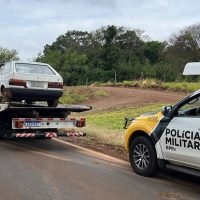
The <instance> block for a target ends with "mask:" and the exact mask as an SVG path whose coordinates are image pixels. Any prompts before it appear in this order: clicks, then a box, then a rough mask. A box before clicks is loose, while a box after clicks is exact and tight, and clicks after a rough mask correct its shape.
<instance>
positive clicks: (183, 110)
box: [125, 62, 200, 176]
mask: <svg viewBox="0 0 200 200" xmlns="http://www.w3.org/2000/svg"><path fill="white" fill-rule="evenodd" d="M183 74H184V75H200V62H198V63H188V64H187V65H186V66H185V69H184V73H183ZM125 128H127V130H126V132H125V149H126V150H127V151H128V152H129V158H130V163H131V166H132V168H133V169H134V171H135V172H136V173H137V174H140V175H142V176H153V175H155V174H156V173H157V172H158V169H159V168H168V169H173V170H177V171H181V172H185V173H188V174H193V175H198V176H200V171H199V170H200V90H197V91H195V92H193V93H192V94H190V95H188V96H187V97H185V98H184V99H182V100H181V101H179V102H178V103H176V104H175V105H174V106H165V107H163V108H162V110H161V112H159V113H155V114H154V113H148V114H143V115H140V116H139V117H137V118H135V119H131V120H129V119H126V120H125Z"/></svg>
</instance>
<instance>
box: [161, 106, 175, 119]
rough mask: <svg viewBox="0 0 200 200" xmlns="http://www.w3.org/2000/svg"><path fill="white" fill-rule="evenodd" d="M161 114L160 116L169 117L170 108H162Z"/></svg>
mask: <svg viewBox="0 0 200 200" xmlns="http://www.w3.org/2000/svg"><path fill="white" fill-rule="evenodd" d="M161 113H162V115H164V116H166V117H171V115H172V106H164V107H162V109H161Z"/></svg>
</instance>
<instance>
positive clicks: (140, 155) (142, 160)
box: [129, 136, 158, 176]
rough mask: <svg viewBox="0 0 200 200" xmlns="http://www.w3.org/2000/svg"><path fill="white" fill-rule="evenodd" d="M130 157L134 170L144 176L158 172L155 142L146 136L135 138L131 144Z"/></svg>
mask: <svg viewBox="0 0 200 200" xmlns="http://www.w3.org/2000/svg"><path fill="white" fill-rule="evenodd" d="M129 159H130V163H131V166H132V168H133V170H134V171H135V172H136V173H137V174H140V175H142V176H153V175H155V174H156V173H157V171H158V167H157V156H156V151H155V147H154V145H153V143H152V142H151V141H150V139H148V138H146V137H142V136H141V137H137V138H135V139H134V140H133V141H132V143H131V146H130V150H129Z"/></svg>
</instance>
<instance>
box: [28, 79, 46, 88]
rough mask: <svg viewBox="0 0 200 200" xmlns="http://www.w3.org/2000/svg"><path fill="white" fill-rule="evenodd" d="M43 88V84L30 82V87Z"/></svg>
mask: <svg viewBox="0 0 200 200" xmlns="http://www.w3.org/2000/svg"><path fill="white" fill-rule="evenodd" d="M43 86H44V84H43V83H42V82H39V81H32V82H30V87H40V88H42V87H43Z"/></svg>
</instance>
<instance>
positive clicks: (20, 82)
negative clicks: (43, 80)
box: [9, 79, 26, 87]
mask: <svg viewBox="0 0 200 200" xmlns="http://www.w3.org/2000/svg"><path fill="white" fill-rule="evenodd" d="M9 85H17V86H24V87H26V81H23V80H18V79H10V80H9Z"/></svg>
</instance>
